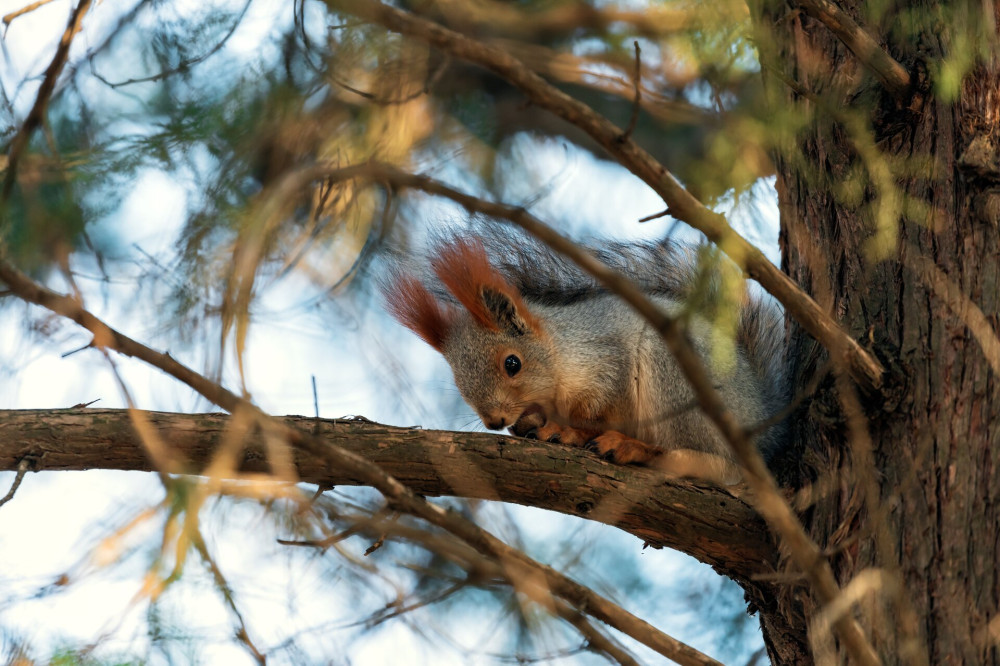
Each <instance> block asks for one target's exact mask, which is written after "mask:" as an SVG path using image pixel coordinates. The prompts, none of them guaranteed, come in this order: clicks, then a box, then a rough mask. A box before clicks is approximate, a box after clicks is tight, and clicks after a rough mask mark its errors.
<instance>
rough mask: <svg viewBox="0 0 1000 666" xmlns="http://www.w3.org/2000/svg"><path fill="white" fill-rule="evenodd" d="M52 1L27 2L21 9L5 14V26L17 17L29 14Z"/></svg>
mask: <svg viewBox="0 0 1000 666" xmlns="http://www.w3.org/2000/svg"><path fill="white" fill-rule="evenodd" d="M50 2H52V0H37V1H36V2H32V3H30V4H27V5H25V6H24V7H21V8H20V9H17V10H14V11H12V12H10V13H9V14H5V15H4V17H3V24H4V26H9V25H10V24H11V22H13V20H14V19H16V18H17V17H19V16H24V15H25V14H29V13H31V12H33V11H35V10H36V9H38V8H39V7H44V6H45V5H47V4H49V3H50Z"/></svg>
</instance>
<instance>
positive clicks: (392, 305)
mask: <svg viewBox="0 0 1000 666" xmlns="http://www.w3.org/2000/svg"><path fill="white" fill-rule="evenodd" d="M382 295H383V296H384V297H385V300H386V303H387V304H388V306H389V312H390V313H391V314H392V316H393V317H395V318H396V320H397V321H399V323H401V324H402V325H403V326H406V327H407V328H408V329H410V330H411V331H413V332H414V333H416V334H417V335H419V336H420V337H421V338H423V340H424V342H426V343H427V344H429V345H430V346H431V347H434V349H436V350H438V351H439V352H443V351H444V341H445V339H446V338H447V337H448V332H449V331H450V330H451V327H452V322H453V320H454V314H453V313H452V312H450V311H449V310H447V309H445V308H443V307H442V306H441V304H440V303H438V302H437V299H435V298H434V295H433V294H431V292H429V291H427V287H425V286H424V285H423V284H421V283H420V281H419V280H417V279H415V278H413V277H410V276H405V275H397V276H395V277H394V278H391V279H390V281H389V282H387V283H384V284H383V285H382Z"/></svg>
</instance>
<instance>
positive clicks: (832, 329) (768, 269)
mask: <svg viewBox="0 0 1000 666" xmlns="http://www.w3.org/2000/svg"><path fill="white" fill-rule="evenodd" d="M328 4H330V5H331V6H332V7H333V8H334V9H336V10H342V11H346V12H348V13H351V14H354V15H357V16H359V17H361V18H364V19H367V20H370V21H373V22H375V23H379V24H380V25H382V26H384V27H385V28H387V29H389V30H392V31H394V32H399V33H401V34H404V35H407V36H409V37H413V38H415V39H419V40H421V41H423V42H426V43H427V44H430V45H432V46H434V47H436V48H438V49H440V50H442V51H444V52H445V53H448V54H450V55H452V56H454V57H456V58H460V59H463V60H467V61H469V62H472V63H475V64H477V65H480V66H482V67H485V68H486V69H488V70H490V71H492V72H494V73H495V74H497V75H498V76H500V77H502V78H504V79H505V80H507V81H508V82H509V83H511V84H512V85H514V86H516V87H517V88H519V89H520V90H521V91H522V92H523V93H524V94H525V95H526V96H527V97H528V98H529V99H530V100H531V101H532V102H533V103H535V104H536V105H538V106H540V107H542V108H545V109H548V110H549V111H551V112H552V113H554V114H556V115H557V116H559V117H561V118H562V119H564V120H566V121H567V122H569V123H571V124H573V125H575V126H577V127H579V128H580V129H581V130H583V131H585V132H586V133H587V134H588V135H590V137H591V138H593V139H594V140H595V141H597V143H598V144H600V145H601V147H603V148H604V149H605V150H607V151H608V153H610V154H611V155H612V156H614V158H615V159H616V160H617V161H618V162H619V163H620V164H621V165H622V166H624V167H626V168H627V169H628V170H630V171H631V172H632V173H634V174H635V175H636V176H638V177H639V178H640V179H641V180H642V181H643V182H645V183H646V184H647V185H649V186H650V187H651V188H652V189H653V190H654V191H655V192H656V193H657V194H658V195H660V197H662V198H663V200H664V201H665V202H666V203H667V206H669V213H670V215H672V216H674V217H675V218H677V219H679V220H682V221H684V222H687V223H688V224H690V225H691V226H692V227H694V228H695V229H697V230H698V231H700V232H702V233H703V234H705V236H707V237H708V239H709V240H711V241H712V242H713V243H715V244H716V245H718V246H719V247H720V248H721V249H722V250H723V251H724V252H726V253H727V254H728V255H729V256H730V257H731V258H732V259H733V261H735V262H736V264H737V265H738V266H741V267H743V268H744V270H745V271H746V272H747V274H748V275H749V276H750V277H751V278H753V279H754V280H756V281H757V282H759V283H760V284H761V286H763V287H764V289H766V290H767V291H768V292H769V293H771V294H772V295H773V296H774V297H775V298H777V299H778V301H780V302H781V304H782V305H784V306H785V310H786V311H787V312H788V313H789V314H790V315H791V316H792V317H794V318H795V319H796V320H797V321H798V322H799V323H800V324H801V325H802V326H803V328H805V330H806V331H808V332H809V334H810V335H812V336H813V337H814V338H816V339H817V340H819V341H820V342H821V343H822V344H823V345H824V346H825V347H826V348H827V349H828V350H829V351H830V354H831V356H832V357H833V358H836V359H838V360H839V361H841V362H843V363H844V364H845V365H846V367H847V368H848V370H849V372H850V374H851V376H852V377H853V378H854V379H855V380H857V381H859V382H861V383H862V384H863V385H865V386H867V387H871V388H880V387H881V386H882V374H883V372H884V370H883V368H882V366H881V365H880V364H879V363H878V361H877V360H875V359H874V358H873V357H872V356H871V355H870V354H868V353H867V352H866V351H865V350H864V349H862V348H861V346H860V345H859V344H858V343H857V342H856V341H855V340H854V339H853V338H851V337H850V336H849V335H847V333H845V332H844V331H843V330H842V329H841V328H840V325H839V324H838V323H837V322H836V321H835V320H834V319H833V318H832V317H831V316H830V315H829V314H828V313H826V312H824V311H823V310H822V309H821V308H820V307H819V305H818V304H817V303H816V302H815V301H814V300H813V299H812V298H810V297H809V295H808V294H806V293H805V292H803V291H802V290H801V289H800V288H799V287H798V285H796V284H795V283H794V282H792V280H791V279H789V277H788V276H787V275H785V274H784V273H782V272H781V271H780V270H778V269H777V268H776V267H775V266H774V264H772V263H771V262H770V261H769V260H768V259H767V257H766V256H764V254H763V253H762V252H761V251H760V250H758V249H757V248H756V247H754V246H753V245H752V244H751V243H750V242H748V241H747V240H746V239H745V238H743V237H742V236H740V235H739V234H738V233H736V232H735V231H734V230H733V229H732V228H731V227H730V226H729V224H728V223H727V222H726V220H725V218H724V217H723V216H722V215H719V214H718V213H716V212H714V211H712V210H709V209H708V208H706V207H705V206H704V205H703V204H702V203H701V202H700V201H698V200H697V199H696V198H695V197H694V196H692V195H691V193H690V192H688V191H687V190H686V189H685V188H684V187H683V186H682V185H681V184H680V183H679V182H678V181H677V179H675V178H674V177H673V175H672V174H670V172H668V171H667V170H666V169H665V168H664V167H663V165H661V164H660V163H659V162H657V161H656V160H655V159H654V158H653V157H652V156H651V155H650V154H649V153H648V152H646V151H645V150H644V149H642V148H641V147H639V146H638V145H637V144H636V143H635V142H633V141H632V140H630V139H627V138H625V137H624V135H623V132H622V130H621V129H620V128H618V127H617V126H616V125H615V124H614V123H612V122H611V121H609V120H608V119H607V118H605V117H603V116H601V115H600V114H598V113H596V112H595V111H594V110H593V109H591V108H590V107H589V106H587V105H586V104H583V103H582V102H580V101H579V100H576V99H574V98H572V97H570V96H569V95H566V94H565V93H563V92H562V91H561V90H559V89H558V88H556V87H554V86H552V85H550V84H549V83H548V82H546V81H545V80H544V79H542V78H541V77H540V76H538V75H537V74H535V73H534V72H533V71H531V69H530V68H528V67H526V66H525V65H524V64H523V63H521V62H520V61H519V60H517V59H516V58H514V57H513V56H511V55H510V54H509V53H507V52H506V51H504V50H503V49H501V48H498V47H495V46H491V45H488V44H484V43H482V42H479V41H476V40H474V39H470V38H468V37H465V36H464V35H460V34H458V33H457V32H454V31H452V30H448V29H447V28H444V27H442V26H440V25H437V24H435V23H433V22H431V21H428V20H426V19H422V18H420V17H417V16H414V15H412V14H409V13H407V12H404V11H401V10H398V9H395V8H393V7H389V6H387V5H383V4H381V3H379V2H376V1H374V0H328Z"/></svg>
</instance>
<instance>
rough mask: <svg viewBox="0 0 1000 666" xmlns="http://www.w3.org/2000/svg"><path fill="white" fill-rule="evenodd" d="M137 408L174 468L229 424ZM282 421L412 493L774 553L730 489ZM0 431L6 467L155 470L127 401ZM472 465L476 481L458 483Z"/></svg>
mask: <svg viewBox="0 0 1000 666" xmlns="http://www.w3.org/2000/svg"><path fill="white" fill-rule="evenodd" d="M143 414H144V415H145V417H146V420H147V422H148V423H149V424H150V425H151V426H152V427H153V428H154V429H155V430H156V432H157V434H158V436H159V438H160V439H161V441H162V442H163V443H164V444H165V450H164V451H162V452H161V453H165V454H166V455H168V456H170V458H171V459H172V460H173V462H174V463H175V468H176V469H179V470H184V471H186V472H188V473H192V474H197V473H201V472H203V471H204V470H205V467H206V466H207V465H208V464H209V463H210V462H211V460H212V459H213V456H214V455H216V454H217V453H218V450H219V446H220V444H221V441H222V438H223V436H224V433H225V432H226V429H227V428H229V427H231V426H230V417H229V416H228V415H226V414H171V413H165V412H144V413H143ZM281 421H283V422H284V423H285V424H286V425H287V426H289V427H290V428H295V429H297V430H302V431H307V432H311V433H313V435H314V436H315V437H316V438H317V439H318V440H321V441H323V442H325V443H326V444H327V445H329V446H337V447H343V448H345V449H348V450H350V451H351V452H353V453H355V454H357V455H359V456H361V457H362V458H365V459H366V460H368V461H371V462H372V463H375V464H377V465H378V466H379V467H380V468H381V469H382V470H384V471H385V472H386V473H388V474H390V475H392V476H393V477H394V478H395V479H397V480H398V481H399V482H400V483H402V484H403V485H405V486H407V487H408V488H409V489H410V490H412V491H413V492H415V493H418V494H420V495H424V496H428V497H431V496H442V495H453V496H461V497H467V498H471V499H489V500H500V501H504V502H513V503H516V504H523V505H527V506H536V507H540V508H543V509H549V510H552V511H558V512H560V513H565V514H568V515H574V516H580V517H584V518H588V519H591V520H596V521H599V522H602V523H605V524H608V525H613V526H615V527H618V528H621V529H622V530H624V531H626V532H629V533H630V534H634V535H635V536H637V537H639V538H640V539H642V540H643V542H644V543H648V544H650V545H652V546H655V547H661V546H665V547H667V548H674V549H676V550H680V551H683V552H685V553H688V554H690V555H693V556H694V557H696V558H697V559H699V560H701V561H702V562H705V563H707V564H710V565H712V566H714V567H716V568H717V569H719V570H721V571H723V572H725V573H727V574H729V575H732V576H735V577H737V578H739V577H743V578H748V577H750V576H757V575H760V574H767V573H771V572H773V571H774V569H773V567H774V563H775V562H777V551H776V550H775V548H774V545H773V544H772V543H771V541H770V540H769V539H768V537H767V535H766V530H765V527H764V524H763V521H761V519H760V516H758V515H757V514H756V512H754V510H753V509H752V508H750V506H748V505H747V504H746V503H745V502H744V501H743V500H741V499H739V498H738V497H734V496H733V495H732V494H731V493H729V492H728V491H726V490H722V489H719V488H715V487H712V486H707V485H703V484H692V483H688V482H683V481H677V480H672V479H670V478H668V477H666V476H665V475H664V474H662V473H660V472H657V471H655V470H650V469H645V468H638V467H623V466H621V465H614V464H612V463H609V462H606V461H604V460H601V459H600V458H599V457H598V456H596V455H594V454H592V453H589V452H587V451H584V450H582V449H577V448H572V447H569V446H563V445H559V444H549V443H546V442H539V441H535V440H526V439H520V438H517V437H509V436H504V435H493V434H485V433H463V432H447V431H439V430H420V429H416V428H397V427H393V426H386V425H381V424H378V423H372V422H370V421H365V420H353V419H352V420H330V419H315V418H311V417H305V416H286V417H282V418H281ZM0 442H2V444H0V470H3V471H6V470H13V469H17V468H18V464H19V461H21V460H24V459H27V457H30V459H32V460H33V461H34V469H35V471H42V470H86V469H117V470H140V471H151V470H152V469H153V465H152V462H151V460H150V458H149V455H148V453H147V452H146V448H145V446H144V444H143V441H142V438H141V437H140V435H139V434H138V433H137V432H136V431H135V429H134V427H133V425H132V421H131V419H130V417H129V414H128V410H124V409H56V410H9V411H0ZM294 462H295V469H296V471H297V472H298V476H299V479H300V480H301V481H303V482H305V483H314V484H317V485H320V486H324V487H326V486H337V485H359V484H365V483H366V481H365V480H364V479H360V478H358V477H357V476H356V475H352V474H350V473H348V472H346V471H343V470H340V469H338V468H333V467H330V466H329V465H328V464H327V462H326V459H325V457H324V456H320V455H316V454H315V453H313V452H311V451H308V450H301V449H300V450H297V451H296V452H295V460H294ZM470 470H474V474H475V476H476V479H477V482H476V483H462V482H461V481H462V480H463V479H468V478H469V476H470ZM239 471H240V472H242V473H246V474H254V473H267V472H269V471H270V469H269V467H268V462H267V455H266V445H265V443H264V441H263V439H262V437H261V436H260V434H259V433H257V434H254V435H253V437H252V438H251V439H250V440H249V441H247V442H246V446H245V449H244V452H243V454H242V457H241V464H240V466H239Z"/></svg>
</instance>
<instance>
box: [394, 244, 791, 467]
mask: <svg viewBox="0 0 1000 666" xmlns="http://www.w3.org/2000/svg"><path fill="white" fill-rule="evenodd" d="M487 246H489V251H488V250H487ZM588 249H589V250H590V251H591V252H592V253H593V254H595V255H596V256H597V258H598V259H600V260H601V261H602V262H604V263H605V264H607V265H609V266H610V267H611V268H613V269H616V270H617V271H619V272H620V273H622V274H624V275H625V276H626V277H628V278H630V279H631V280H632V281H633V282H635V283H636V284H638V285H639V286H640V288H641V289H642V290H643V292H644V293H646V294H647V295H648V296H649V297H650V298H651V299H653V300H654V302H656V303H657V304H658V305H659V306H660V307H662V308H663V309H664V310H665V311H667V312H668V313H671V314H674V315H677V316H680V317H682V318H683V319H684V320H685V321H686V332H687V335H688V337H689V339H690V340H691V341H692V343H693V345H694V347H695V349H696V351H697V352H698V354H699V355H700V356H701V358H702V360H703V361H704V362H705V363H706V366H707V367H708V369H709V372H710V373H711V375H712V377H713V379H714V380H715V384H716V387H717V389H718V390H719V391H720V393H721V394H722V398H723V400H724V401H725V402H726V404H727V405H728V406H729V407H730V409H732V410H733V412H734V413H735V415H736V418H737V419H738V420H739V421H740V423H742V424H743V425H744V426H753V425H755V424H758V423H761V422H763V421H765V420H767V419H768V418H770V417H772V416H773V415H774V414H775V413H776V412H778V411H780V410H781V409H782V408H783V407H784V406H785V403H786V401H787V400H786V398H787V396H786V389H785V384H786V382H785V376H784V374H785V373H784V371H783V367H784V361H785V359H784V330H783V325H782V318H781V314H780V311H779V310H778V309H777V307H776V306H774V305H772V304H770V303H769V302H768V301H765V300H763V299H761V298H755V297H751V296H749V295H746V296H745V297H744V298H743V299H742V302H741V303H740V304H739V305H738V312H737V313H735V316H736V317H737V319H736V326H735V330H736V335H735V338H736V339H735V350H736V353H735V354H733V355H731V357H730V359H729V361H728V362H723V361H720V360H718V359H717V358H716V355H715V354H713V353H712V343H711V336H712V324H711V323H710V322H709V321H708V319H706V318H705V317H703V316H701V315H700V314H699V312H698V311H697V310H696V309H694V308H691V307H688V306H689V305H691V303H692V301H693V300H695V299H697V298H698V296H699V293H702V294H703V292H704V291H705V290H706V285H707V290H708V291H709V292H711V291H712V290H716V292H717V291H718V289H719V278H718V274H717V273H715V274H713V273H712V272H711V271H708V274H707V277H706V271H704V270H699V268H698V264H697V261H696V260H695V252H694V250H693V249H691V248H684V247H682V246H679V245H677V244H675V243H673V242H671V241H663V242H659V243H649V242H646V243H643V242H639V243H618V242H606V243H602V244H601V245H600V246H599V247H596V246H591V247H588ZM491 257H492V261H491ZM430 266H431V269H432V271H433V273H434V274H435V275H436V276H437V279H438V280H440V283H441V285H442V286H443V287H444V290H441V289H440V288H439V287H436V288H435V291H434V292H432V290H430V289H428V288H427V287H426V286H425V284H424V282H422V281H421V280H420V279H418V278H417V277H414V276H413V275H410V274H406V273H403V272H399V271H397V272H396V274H395V275H394V276H393V278H392V279H391V280H390V281H389V282H388V283H386V284H385V285H384V286H383V292H384V295H385V297H386V301H387V304H388V308H389V311H390V312H391V313H392V315H393V316H394V317H395V318H396V319H397V320H398V321H399V322H401V323H402V324H403V325H405V326H407V327H408V328H410V329H411V330H413V331H414V332H415V333H416V334H417V335H419V336H420V337H421V338H423V340H424V341H425V342H427V343H428V344H430V345H431V346H432V347H433V348H434V349H436V350H437V351H439V352H441V353H442V354H443V355H444V357H445V359H447V361H448V363H449V365H450V366H451V369H452V371H453V373H454V376H455V383H456V385H457V386H458V389H459V391H460V392H461V394H462V397H463V398H464V399H465V400H466V402H468V403H469V405H471V406H472V407H473V408H474V409H475V410H476V412H477V413H478V414H479V416H480V418H481V419H482V421H483V423H484V424H485V425H486V427H487V428H489V429H491V430H501V429H503V428H509V430H510V432H511V433H512V434H515V435H518V436H527V437H532V438H538V439H543V440H546V441H555V442H562V443H564V444H569V445H574V446H584V447H586V448H588V449H591V450H593V451H596V452H597V453H599V454H601V455H602V456H604V457H605V458H606V459H609V460H612V461H614V462H618V463H622V464H629V463H637V464H646V465H652V466H654V467H658V468H661V469H664V470H665V471H668V472H670V473H672V474H675V475H678V476H688V477H701V478H707V479H711V480H714V481H716V482H719V483H723V484H731V483H735V482H737V481H738V480H739V471H738V468H737V467H736V464H735V462H734V459H733V456H732V454H731V453H730V450H729V447H728V446H727V445H726V443H725V442H724V441H723V440H722V438H721V436H720V434H719V433H718V431H717V429H716V427H715V426H714V425H713V424H712V423H711V422H710V421H709V420H708V419H707V418H706V417H705V416H704V414H702V412H701V410H700V409H698V407H697V406H696V405H695V404H694V402H693V401H694V396H693V394H692V392H691V390H690V388H689V387H688V385H687V381H686V380H685V378H684V377H683V376H682V375H681V372H680V370H679V369H678V368H677V366H676V363H675V361H674V358H673V355H672V354H671V353H670V351H669V350H668V349H667V347H666V345H665V344H664V342H663V341H662V339H661V338H660V336H659V334H658V333H657V332H656V331H655V330H653V329H652V328H651V327H650V326H649V325H648V324H647V323H646V322H645V320H643V319H642V318H641V317H640V316H639V315H638V314H637V313H636V312H635V311H634V310H633V309H632V308H631V307H630V306H629V305H627V304H626V303H624V302H623V301H622V300H621V299H619V298H618V297H617V296H616V295H614V294H612V293H610V292H608V291H607V290H606V289H604V288H603V287H602V286H601V285H599V284H598V283H597V282H595V281H594V279H593V278H591V277H590V276H589V275H587V274H585V273H583V271H582V270H581V269H579V268H578V267H577V266H576V265H574V264H572V263H571V262H569V261H567V260H565V259H563V258H562V257H560V256H559V255H557V254H555V253H554V252H553V251H551V250H549V249H548V248H547V247H544V246H541V245H540V244H538V243H533V242H524V239H522V238H521V237H516V238H511V237H509V236H507V237H504V236H503V235H500V234H496V233H494V234H492V235H490V234H486V236H485V238H481V237H471V238H461V237H454V238H451V239H448V240H441V241H440V242H439V243H437V248H436V256H434V257H432V258H431V261H430ZM702 300H704V299H702ZM783 437H784V425H782V424H779V425H777V426H772V427H770V428H768V429H767V430H765V431H764V432H762V433H761V434H760V435H759V436H758V438H757V443H758V446H759V448H760V449H761V451H762V452H763V453H764V455H765V458H767V457H769V456H770V455H771V454H772V453H774V452H775V451H776V450H777V449H778V448H779V447H780V446H781V444H782V440H783Z"/></svg>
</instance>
